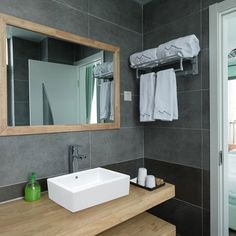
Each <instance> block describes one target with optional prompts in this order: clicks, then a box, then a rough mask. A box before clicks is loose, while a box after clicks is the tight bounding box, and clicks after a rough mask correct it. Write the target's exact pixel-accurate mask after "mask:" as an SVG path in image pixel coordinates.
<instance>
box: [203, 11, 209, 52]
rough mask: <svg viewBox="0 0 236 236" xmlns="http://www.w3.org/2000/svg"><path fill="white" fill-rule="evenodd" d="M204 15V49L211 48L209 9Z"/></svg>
mask: <svg viewBox="0 0 236 236" xmlns="http://www.w3.org/2000/svg"><path fill="white" fill-rule="evenodd" d="M201 14H202V49H205V48H209V9H205V10H203V11H202V12H201Z"/></svg>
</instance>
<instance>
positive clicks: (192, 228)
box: [150, 199, 202, 236]
mask: <svg viewBox="0 0 236 236" xmlns="http://www.w3.org/2000/svg"><path fill="white" fill-rule="evenodd" d="M150 213H152V214H154V215H156V216H158V217H160V218H162V219H164V220H166V221H168V222H170V223H172V224H174V225H176V229H177V233H178V234H180V235H181V236H190V235H191V236H199V235H202V210H201V208H199V207H196V206H194V205H191V204H188V203H186V202H183V201H180V200H178V199H172V200H169V201H168V202H164V203H162V204H161V205H159V206H157V207H155V208H153V209H151V210H150Z"/></svg>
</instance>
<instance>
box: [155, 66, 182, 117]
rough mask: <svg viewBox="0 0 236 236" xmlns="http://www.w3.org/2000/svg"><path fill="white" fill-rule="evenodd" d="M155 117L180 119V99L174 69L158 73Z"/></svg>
mask: <svg viewBox="0 0 236 236" xmlns="http://www.w3.org/2000/svg"><path fill="white" fill-rule="evenodd" d="M153 117H154V119H158V120H163V121H172V120H177V119H178V100H177V87H176V76H175V71H174V69H173V68H172V69H168V70H163V71H159V72H157V74H156V90H155V104H154V114H153Z"/></svg>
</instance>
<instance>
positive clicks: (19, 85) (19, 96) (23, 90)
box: [14, 80, 29, 102]
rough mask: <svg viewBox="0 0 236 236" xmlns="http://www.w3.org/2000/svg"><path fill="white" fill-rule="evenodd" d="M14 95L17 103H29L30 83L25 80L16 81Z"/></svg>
mask: <svg viewBox="0 0 236 236" xmlns="http://www.w3.org/2000/svg"><path fill="white" fill-rule="evenodd" d="M14 90H15V91H14V94H15V98H14V99H15V101H16V102H29V82H28V81H24V80H15V81H14Z"/></svg>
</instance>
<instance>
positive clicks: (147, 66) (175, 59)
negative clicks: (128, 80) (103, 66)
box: [130, 56, 199, 79]
mask: <svg viewBox="0 0 236 236" xmlns="http://www.w3.org/2000/svg"><path fill="white" fill-rule="evenodd" d="M184 61H190V63H191V67H192V68H191V70H184V63H183V62H184ZM177 63H179V67H178V68H175V72H179V73H178V75H184V76H187V75H197V74H198V70H199V69H198V67H199V66H198V63H199V62H198V56H196V57H191V58H183V57H179V56H171V57H166V58H165V59H159V60H153V61H149V62H144V63H140V64H138V65H130V67H131V68H132V69H135V70H136V78H137V79H139V78H140V71H145V73H147V72H151V71H152V70H153V69H154V68H158V67H162V66H167V65H173V64H177Z"/></svg>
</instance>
